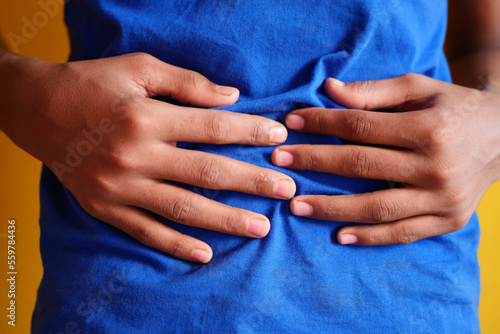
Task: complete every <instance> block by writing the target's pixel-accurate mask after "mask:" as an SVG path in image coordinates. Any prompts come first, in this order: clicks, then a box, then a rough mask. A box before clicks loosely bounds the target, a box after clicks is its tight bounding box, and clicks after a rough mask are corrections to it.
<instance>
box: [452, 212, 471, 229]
mask: <svg viewBox="0 0 500 334" xmlns="http://www.w3.org/2000/svg"><path fill="white" fill-rule="evenodd" d="M468 222H469V216H468V215H465V214H459V215H457V216H455V217H454V218H452V219H450V222H449V228H450V233H451V232H455V231H458V230H461V229H462V228H464V227H465V225H467V223H468Z"/></svg>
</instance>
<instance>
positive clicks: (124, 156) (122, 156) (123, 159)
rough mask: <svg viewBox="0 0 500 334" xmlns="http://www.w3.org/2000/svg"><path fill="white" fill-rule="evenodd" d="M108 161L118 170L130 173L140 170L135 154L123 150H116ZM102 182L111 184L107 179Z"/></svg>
mask: <svg viewBox="0 0 500 334" xmlns="http://www.w3.org/2000/svg"><path fill="white" fill-rule="evenodd" d="M108 159H109V164H110V166H111V167H113V168H114V169H117V170H122V171H124V170H125V171H126V170H129V171H130V170H135V169H137V168H138V163H137V161H136V159H135V157H134V156H133V154H132V153H131V152H127V151H125V150H123V149H115V150H114V151H112V152H111V153H110V155H109V157H108ZM101 182H107V183H105V184H109V180H106V179H101Z"/></svg>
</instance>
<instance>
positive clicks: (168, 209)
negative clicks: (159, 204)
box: [162, 195, 195, 225]
mask: <svg viewBox="0 0 500 334" xmlns="http://www.w3.org/2000/svg"><path fill="white" fill-rule="evenodd" d="M162 212H165V214H166V215H167V217H169V218H170V219H172V220H173V221H175V222H181V223H183V224H186V225H190V222H191V221H192V219H193V217H194V214H195V213H194V208H193V199H192V198H191V197H189V196H187V195H185V196H181V197H178V198H173V199H171V200H170V201H166V203H165V208H164V209H163V210H162Z"/></svg>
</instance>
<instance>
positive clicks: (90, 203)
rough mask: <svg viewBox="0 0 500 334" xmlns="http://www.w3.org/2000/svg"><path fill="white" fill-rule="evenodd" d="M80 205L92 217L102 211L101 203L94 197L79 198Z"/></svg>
mask: <svg viewBox="0 0 500 334" xmlns="http://www.w3.org/2000/svg"><path fill="white" fill-rule="evenodd" d="M79 203H80V205H81V207H82V208H83V209H84V210H85V212H87V213H88V214H89V215H91V216H92V217H96V218H98V217H99V216H100V214H101V212H103V211H104V210H103V203H102V202H101V201H99V200H97V199H96V198H86V199H82V200H79Z"/></svg>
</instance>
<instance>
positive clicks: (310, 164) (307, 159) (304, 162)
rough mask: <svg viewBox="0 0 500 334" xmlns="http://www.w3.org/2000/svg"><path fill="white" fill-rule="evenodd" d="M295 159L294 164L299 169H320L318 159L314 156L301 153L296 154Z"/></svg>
mask: <svg viewBox="0 0 500 334" xmlns="http://www.w3.org/2000/svg"><path fill="white" fill-rule="evenodd" d="M293 157H294V164H295V165H296V166H297V167H300V168H303V169H305V170H316V169H317V168H318V161H317V157H316V156H314V155H312V154H300V153H299V152H295V153H294V155H293Z"/></svg>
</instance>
